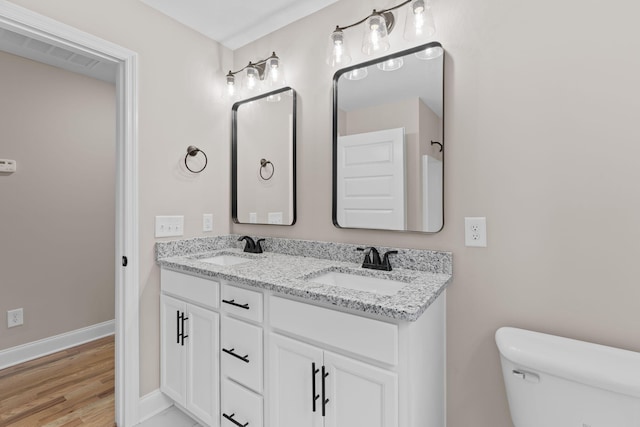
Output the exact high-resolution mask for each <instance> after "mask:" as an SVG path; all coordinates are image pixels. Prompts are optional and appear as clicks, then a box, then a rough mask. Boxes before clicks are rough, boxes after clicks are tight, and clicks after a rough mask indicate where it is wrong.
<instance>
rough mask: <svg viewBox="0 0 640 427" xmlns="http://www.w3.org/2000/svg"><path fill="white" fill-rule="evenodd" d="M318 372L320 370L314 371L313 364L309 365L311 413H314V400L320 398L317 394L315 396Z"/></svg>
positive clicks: (314, 366)
mask: <svg viewBox="0 0 640 427" xmlns="http://www.w3.org/2000/svg"><path fill="white" fill-rule="evenodd" d="M318 372H320V369H316V364H315V362H313V363H311V405H312V406H313V412H316V400H318V399H319V398H320V395H319V394H316V374H317V373H318Z"/></svg>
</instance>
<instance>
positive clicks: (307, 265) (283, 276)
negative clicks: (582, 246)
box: [156, 236, 452, 321]
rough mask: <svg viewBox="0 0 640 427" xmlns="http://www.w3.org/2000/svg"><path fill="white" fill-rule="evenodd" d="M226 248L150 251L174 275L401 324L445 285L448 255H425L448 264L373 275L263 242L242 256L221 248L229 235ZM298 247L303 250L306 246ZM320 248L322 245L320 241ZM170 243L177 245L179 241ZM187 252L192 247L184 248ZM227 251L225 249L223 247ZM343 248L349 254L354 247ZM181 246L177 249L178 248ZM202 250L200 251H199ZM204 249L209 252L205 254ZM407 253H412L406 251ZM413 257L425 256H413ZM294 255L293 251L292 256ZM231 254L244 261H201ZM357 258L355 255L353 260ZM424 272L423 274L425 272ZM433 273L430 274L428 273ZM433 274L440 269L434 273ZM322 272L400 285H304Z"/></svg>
mask: <svg viewBox="0 0 640 427" xmlns="http://www.w3.org/2000/svg"><path fill="white" fill-rule="evenodd" d="M230 237H231V239H227V242H226V243H227V244H224V242H223V244H216V245H208V247H207V245H204V246H202V245H200V247H199V248H198V249H200V251H198V252H193V249H192V250H191V251H185V250H167V247H166V246H165V247H162V248H160V249H158V247H157V248H156V253H157V258H158V259H157V261H158V264H160V265H161V266H162V267H163V268H166V269H169V270H174V271H178V272H185V273H191V274H196V275H199V276H204V277H212V278H218V279H224V280H229V281H233V282H236V283H239V284H244V285H247V286H251V287H255V288H260V289H268V290H271V291H274V292H277V293H281V294H286V295H293V296H297V297H301V298H304V299H308V300H310V301H318V302H324V303H329V304H333V305H336V306H339V307H345V308H349V309H352V310H356V311H363V312H366V313H372V314H376V315H380V316H383V317H387V318H391V319H399V320H406V321H415V320H417V319H418V318H419V317H420V315H421V314H422V313H424V311H425V310H426V309H427V308H428V307H429V305H430V304H431V303H432V302H433V301H435V299H436V298H437V297H438V296H439V295H440V294H441V293H442V292H443V290H444V289H445V287H446V286H447V285H448V284H449V283H450V281H451V278H452V276H451V273H450V271H446V270H450V254H449V253H447V252H429V253H430V254H448V255H449V258H448V260H449V265H448V266H447V265H446V256H445V263H444V264H445V268H436V269H435V270H436V272H432V271H424V270H416V269H410V268H401V267H400V268H396V267H394V269H393V271H390V272H386V271H377V270H370V269H363V268H361V266H360V264H358V263H354V262H350V261H339V260H336V259H326V258H322V257H310V256H298V255H291V254H286V253H280V252H269V251H268V249H269V246H272V247H274V248H275V247H276V246H277V245H278V244H277V243H274V242H269V241H267V242H265V252H263V253H261V254H251V253H245V252H243V251H242V249H240V248H234V247H222V248H220V249H213V250H210V249H212V248H215V247H216V246H218V247H219V246H227V245H229V243H230V242H235V240H236V238H235V237H236V236H230ZM296 242H304V243H305V244H306V245H309V244H310V242H308V241H296ZM320 243H321V244H322V242H320ZM171 244H173V245H174V249H175V247H178V246H176V245H182V242H179V243H176V242H172V243H171ZM189 246H190V247H191V248H193V247H194V246H193V245H189ZM229 246H231V245H229ZM343 246H350V247H349V248H348V249H349V250H350V251H353V247H355V246H354V245H343ZM183 247H184V245H182V246H180V248H181V249H182V248H183ZM203 249H205V250H203ZM206 249H209V250H206ZM406 251H407V253H409V251H412V250H406ZM413 252H427V251H415V250H413ZM298 253H299V252H298ZM224 254H226V255H233V256H236V257H243V258H247V259H248V260H249V261H247V262H243V263H240V264H236V265H227V266H221V265H216V264H212V263H208V262H203V261H201V259H204V258H210V257H213V256H216V255H224ZM402 255H403V252H402V251H401V253H400V254H398V255H396V256H394V257H392V258H391V263H392V265H394V266H395V265H402V264H403V263H402V262H396V263H394V261H398V258H400V257H402ZM361 256H362V253H360V255H359V257H361ZM427 270H428V269H427ZM431 270H434V269H431ZM437 270H445V271H443V272H439V271H437ZM328 271H336V272H343V273H350V274H358V275H363V276H371V277H378V278H387V279H393V280H397V281H400V282H404V283H406V285H405V286H403V287H402V288H401V289H400V290H399V291H398V292H397V293H395V294H393V295H382V294H376V293H373V292H369V291H364V290H353V289H347V288H342V287H338V286H331V285H325V284H321V283H315V282H312V281H310V279H313V278H314V277H316V276H318V275H321V274H323V273H325V272H328Z"/></svg>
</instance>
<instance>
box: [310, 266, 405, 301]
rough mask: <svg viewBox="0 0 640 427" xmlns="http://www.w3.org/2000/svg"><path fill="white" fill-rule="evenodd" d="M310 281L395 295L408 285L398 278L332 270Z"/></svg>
mask: <svg viewBox="0 0 640 427" xmlns="http://www.w3.org/2000/svg"><path fill="white" fill-rule="evenodd" d="M309 281H310V282H314V283H322V284H323V285H330V286H339V287H341V288H348V289H355V290H358V291H366V292H371V293H374V294H380V295H394V294H395V293H396V292H398V291H399V290H400V289H401V288H403V287H404V286H405V285H406V283H404V282H400V281H398V280H391V279H381V278H378V277H370V276H361V275H359V274H349V273H340V272H338V271H330V272H328V273H324V274H321V275H319V276H317V277H314V278H312V279H309Z"/></svg>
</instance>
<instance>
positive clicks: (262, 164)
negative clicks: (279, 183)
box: [260, 159, 276, 181]
mask: <svg viewBox="0 0 640 427" xmlns="http://www.w3.org/2000/svg"><path fill="white" fill-rule="evenodd" d="M267 165H271V174H269V176H268V177H265V176H264V175H263V174H262V170H263V169H266V168H267ZM275 171H276V167H275V166H274V165H273V163H271V162H270V161H269V160H267V159H260V178H262V179H263V180H264V181H269V180H270V179H271V178H272V177H273V174H274V172H275Z"/></svg>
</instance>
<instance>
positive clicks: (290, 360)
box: [270, 334, 398, 427]
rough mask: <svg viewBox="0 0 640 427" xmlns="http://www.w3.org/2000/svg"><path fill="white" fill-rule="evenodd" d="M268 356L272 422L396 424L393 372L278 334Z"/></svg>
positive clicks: (292, 426) (295, 426)
mask: <svg viewBox="0 0 640 427" xmlns="http://www.w3.org/2000/svg"><path fill="white" fill-rule="evenodd" d="M270 360H271V366H270V368H271V370H270V374H271V378H272V379H271V387H270V392H271V394H270V399H271V407H270V409H271V412H270V414H271V419H270V425H272V426H279V427H322V426H324V427H339V426H378V427H398V393H397V391H398V381H397V375H396V374H395V373H394V372H389V371H386V370H383V369H380V368H377V367H375V366H372V365H369V364H366V363H363V362H361V361H358V360H355V359H351V358H348V357H344V356H341V355H338V354H335V353H332V352H329V351H323V350H322V349H320V348H318V347H314V346H311V345H308V344H305V343H302V342H300V341H297V340H293V339H290V338H287V337H284V336H281V335H278V334H272V336H271V350H270Z"/></svg>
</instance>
